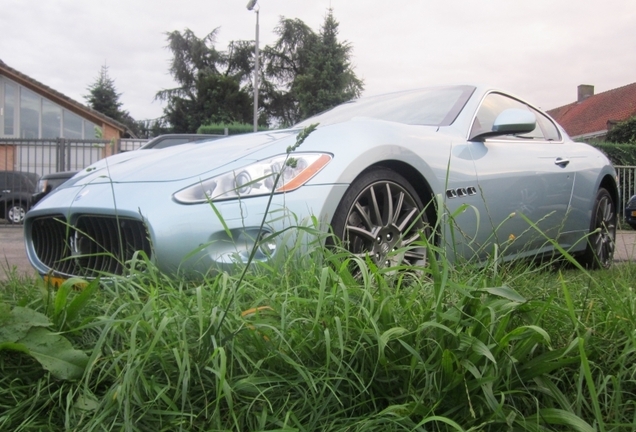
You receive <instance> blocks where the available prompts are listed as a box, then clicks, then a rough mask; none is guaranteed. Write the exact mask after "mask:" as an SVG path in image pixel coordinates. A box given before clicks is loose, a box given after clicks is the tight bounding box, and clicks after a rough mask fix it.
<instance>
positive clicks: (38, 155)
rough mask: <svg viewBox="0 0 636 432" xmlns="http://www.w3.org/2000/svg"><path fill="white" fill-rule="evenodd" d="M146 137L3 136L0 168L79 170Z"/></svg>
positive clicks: (45, 171)
mask: <svg viewBox="0 0 636 432" xmlns="http://www.w3.org/2000/svg"><path fill="white" fill-rule="evenodd" d="M146 141H147V140H137V139H121V140H117V141H110V140H100V139H92V140H80V139H67V138H57V139H51V140H43V139H6V138H2V139H0V171H25V172H31V173H35V174H38V175H39V176H42V175H44V174H49V173H52V172H60V171H78V170H81V169H83V168H86V167H87V166H89V165H91V164H93V163H95V162H97V161H98V160H100V159H102V158H104V157H106V156H109V155H111V154H114V153H117V152H121V151H130V150H135V149H137V148H139V147H141V146H142V145H143V144H144V143H145V142H146ZM115 149H116V151H115Z"/></svg>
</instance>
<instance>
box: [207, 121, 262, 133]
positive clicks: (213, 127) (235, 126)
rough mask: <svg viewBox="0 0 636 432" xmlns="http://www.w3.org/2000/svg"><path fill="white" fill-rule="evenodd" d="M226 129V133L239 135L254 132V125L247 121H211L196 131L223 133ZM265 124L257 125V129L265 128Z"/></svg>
mask: <svg viewBox="0 0 636 432" xmlns="http://www.w3.org/2000/svg"><path fill="white" fill-rule="evenodd" d="M226 129H227V133H228V135H239V134H244V133H250V132H254V125H251V124H247V123H213V124H209V125H202V126H199V129H197V133H200V134H219V135H225V131H226ZM267 129H268V128H267V127H265V126H259V127H258V130H259V131H264V130H267Z"/></svg>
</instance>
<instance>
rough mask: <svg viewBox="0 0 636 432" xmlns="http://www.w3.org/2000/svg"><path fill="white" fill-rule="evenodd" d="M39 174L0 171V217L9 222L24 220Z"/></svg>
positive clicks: (16, 222)
mask: <svg viewBox="0 0 636 432" xmlns="http://www.w3.org/2000/svg"><path fill="white" fill-rule="evenodd" d="M39 178H40V176H39V175H37V174H35V173H31V172H24V171H0V218H3V219H6V220H7V222H9V223H11V224H19V223H22V222H23V221H24V215H25V214H26V212H27V211H28V210H29V207H30V206H31V195H32V194H33V190H34V189H35V187H36V185H37V183H38V180H39Z"/></svg>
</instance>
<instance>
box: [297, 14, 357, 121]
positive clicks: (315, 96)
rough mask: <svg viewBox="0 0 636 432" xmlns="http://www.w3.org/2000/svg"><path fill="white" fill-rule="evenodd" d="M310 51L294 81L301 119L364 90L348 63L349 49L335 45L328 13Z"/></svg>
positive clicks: (334, 28) (334, 25) (333, 26)
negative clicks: (307, 61)
mask: <svg viewBox="0 0 636 432" xmlns="http://www.w3.org/2000/svg"><path fill="white" fill-rule="evenodd" d="M312 48H313V49H312V50H311V52H310V53H309V55H308V57H309V67H308V70H307V71H306V73H304V74H301V75H299V76H298V77H296V93H297V95H298V101H299V108H300V114H301V116H302V117H303V118H306V117H310V116H312V115H314V114H318V113H320V112H322V111H325V110H327V109H329V108H333V107H334V106H336V105H339V104H341V103H343V102H346V101H348V100H351V99H353V98H355V97H359V96H360V93H361V92H362V90H363V88H364V85H363V82H362V81H361V80H360V79H358V78H357V77H356V75H355V73H354V72H353V68H352V66H351V63H350V61H349V56H350V54H351V45H350V44H349V43H348V42H338V22H337V21H336V20H335V18H334V17H333V11H332V10H331V9H329V12H328V14H327V16H326V18H325V22H324V23H323V26H322V29H321V31H320V38H319V42H318V43H317V44H315V46H313V47H312Z"/></svg>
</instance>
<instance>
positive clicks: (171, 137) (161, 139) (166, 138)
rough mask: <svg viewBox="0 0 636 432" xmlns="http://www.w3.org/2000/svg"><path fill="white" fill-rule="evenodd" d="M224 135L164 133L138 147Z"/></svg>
mask: <svg viewBox="0 0 636 432" xmlns="http://www.w3.org/2000/svg"><path fill="white" fill-rule="evenodd" d="M224 137H225V135H210V134H165V135H159V136H158V137H155V138H153V139H151V140H150V141H148V142H147V143H146V144H144V145H142V146H141V147H139V150H149V149H155V150H158V149H162V148H166V147H172V146H176V145H180V144H187V143H191V142H195V141H207V140H213V139H219V138H224Z"/></svg>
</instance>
